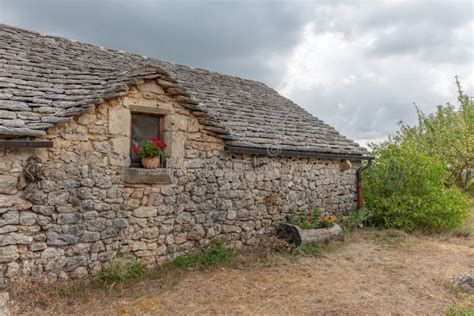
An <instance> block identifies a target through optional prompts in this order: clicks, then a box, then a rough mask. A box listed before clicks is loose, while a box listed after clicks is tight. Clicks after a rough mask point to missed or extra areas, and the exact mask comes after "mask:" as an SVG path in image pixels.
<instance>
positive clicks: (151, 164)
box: [133, 135, 168, 169]
mask: <svg viewBox="0 0 474 316" xmlns="http://www.w3.org/2000/svg"><path fill="white" fill-rule="evenodd" d="M167 146H168V144H167V143H165V142H162V141H161V140H159V139H158V137H156V136H155V135H153V136H152V137H151V138H150V140H148V141H146V142H145V144H143V145H142V146H141V147H140V145H136V146H135V147H133V152H134V153H136V154H137V155H138V156H140V158H142V165H143V167H145V168H146V169H155V168H158V166H159V165H160V158H161V157H165V153H164V152H165V148H166V147H167Z"/></svg>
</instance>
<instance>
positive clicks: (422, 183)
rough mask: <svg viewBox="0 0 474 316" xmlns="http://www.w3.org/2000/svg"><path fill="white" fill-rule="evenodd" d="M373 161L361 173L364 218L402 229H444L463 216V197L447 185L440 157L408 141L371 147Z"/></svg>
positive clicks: (455, 224)
mask: <svg viewBox="0 0 474 316" xmlns="http://www.w3.org/2000/svg"><path fill="white" fill-rule="evenodd" d="M374 154H375V156H376V160H375V161H374V165H373V166H372V167H371V168H369V169H367V171H366V172H365V174H364V197H365V202H366V207H367V208H368V209H370V210H371V216H370V218H369V219H367V220H368V221H370V222H371V223H373V224H375V225H379V226H383V227H387V228H398V229H403V230H406V231H413V230H415V229H421V230H424V231H430V232H433V231H440V230H450V229H453V228H457V227H460V226H461V225H462V223H463V221H464V220H465V219H466V217H467V216H468V208H469V204H470V203H469V200H468V198H467V196H465V195H464V194H463V193H461V192H460V190H459V189H458V188H456V187H453V188H447V187H446V186H445V180H446V179H447V178H448V172H447V171H446V168H445V166H444V164H443V162H442V161H441V160H439V159H437V158H436V157H433V156H429V155H428V154H425V153H423V152H421V151H419V150H417V149H416V148H415V146H412V145H410V143H402V144H393V143H391V144H385V145H382V146H379V147H377V148H375V150H374Z"/></svg>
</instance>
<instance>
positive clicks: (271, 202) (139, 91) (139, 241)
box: [0, 81, 359, 287]
mask: <svg viewBox="0 0 474 316" xmlns="http://www.w3.org/2000/svg"><path fill="white" fill-rule="evenodd" d="M137 105H140V106H141V107H145V108H149V109H150V111H153V109H161V110H163V111H167V112H166V113H168V114H167V115H166V126H165V131H164V134H165V140H166V141H167V142H168V143H169V144H170V146H169V148H168V149H169V152H168V154H169V156H170V158H169V159H168V165H167V168H166V170H159V171H157V172H158V173H163V174H161V176H163V175H166V177H168V178H169V183H161V184H141V183H139V182H140V179H135V180H137V181H135V182H138V183H127V182H134V181H130V180H133V177H134V176H133V175H132V176H130V173H129V171H130V168H128V166H129V164H130V158H129V151H130V140H129V137H130V135H129V133H130V131H129V129H127V128H124V126H128V124H129V121H130V113H131V109H133V108H134V106H135V107H136V106H137ZM142 110H143V109H142ZM145 111H146V109H145ZM41 139H43V140H52V141H53V143H54V146H53V147H52V148H40V149H25V148H21V149H1V151H0V287H5V286H6V285H7V284H8V283H9V282H11V281H15V282H18V281H29V282H53V281H56V280H67V279H70V278H82V277H86V276H90V275H95V274H97V273H99V272H100V271H101V270H102V269H103V268H104V266H106V265H107V264H108V263H109V262H111V261H112V260H114V258H115V257H116V256H118V255H119V254H120V253H132V254H134V255H135V256H137V257H139V258H140V259H141V260H143V261H144V262H145V263H147V264H149V265H156V264H159V263H161V262H164V261H166V260H170V259H172V258H174V257H176V256H178V255H180V254H183V253H186V252H189V251H192V250H194V249H198V248H201V247H204V246H206V245H208V244H209V243H210V242H211V241H212V240H213V239H216V238H220V239H224V240H225V241H226V242H227V243H229V244H230V245H233V246H239V245H242V244H253V243H255V242H256V241H257V240H258V238H260V237H261V236H262V235H264V234H268V233H271V232H273V231H274V229H275V227H276V225H277V224H278V223H280V222H282V221H284V220H285V216H286V215H287V214H289V213H295V212H296V213H303V212H308V211H309V210H310V209H311V208H313V207H319V208H321V209H322V210H324V211H327V212H335V213H338V212H344V211H347V210H348V209H350V208H351V207H353V205H354V198H355V196H354V193H355V171H356V168H357V167H358V165H359V163H358V162H357V161H354V162H353V164H352V166H351V168H350V169H348V170H344V171H341V168H340V161H338V160H321V159H314V158H282V157H279V156H274V157H272V156H269V157H259V156H255V155H250V154H232V153H229V152H226V151H225V150H224V142H223V140H222V139H220V138H218V137H216V136H213V135H212V134H210V133H208V132H207V131H206V130H205V129H204V128H203V126H202V125H201V124H200V123H199V122H198V120H197V119H196V117H195V116H193V115H191V112H190V110H189V109H186V108H185V107H183V106H180V105H179V104H178V103H177V102H176V101H175V100H174V99H172V98H170V97H168V96H166V95H165V94H164V93H163V90H162V89H161V88H160V86H158V85H157V84H156V82H155V81H147V82H143V83H142V84H140V85H138V86H137V87H135V88H132V89H130V91H129V92H128V94H126V95H125V96H123V97H119V98H115V99H112V100H109V101H106V102H104V103H103V104H101V105H100V106H97V107H95V108H93V109H91V110H89V111H88V112H87V113H84V114H82V115H80V116H79V117H77V118H76V119H74V120H73V121H72V122H70V123H67V124H63V125H56V126H55V127H53V128H50V129H49V130H48V133H47V135H46V136H44V137H42V138H41ZM32 156H34V157H37V158H38V160H37V161H41V164H40V167H41V169H42V170H41V175H40V178H41V179H39V180H37V181H35V180H34V177H33V178H30V179H29V178H27V177H25V168H27V166H28V158H30V157H32ZM125 175H127V176H128V177H131V178H132V179H128V181H127V182H125V181H124V178H125V177H126V176H125ZM137 177H140V176H137Z"/></svg>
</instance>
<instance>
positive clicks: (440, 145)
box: [393, 78, 474, 192]
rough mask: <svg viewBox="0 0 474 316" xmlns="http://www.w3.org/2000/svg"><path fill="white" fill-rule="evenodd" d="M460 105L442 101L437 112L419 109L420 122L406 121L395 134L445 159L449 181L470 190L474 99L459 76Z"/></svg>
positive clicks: (397, 138)
mask: <svg viewBox="0 0 474 316" xmlns="http://www.w3.org/2000/svg"><path fill="white" fill-rule="evenodd" d="M456 85H457V87H458V101H459V108H458V109H456V108H455V107H454V106H453V105H451V104H449V103H448V104H447V105H445V106H442V105H439V106H438V107H437V110H436V112H435V113H433V114H428V115H427V114H424V113H423V112H421V111H420V110H419V109H417V112H418V125H417V126H414V127H410V126H407V125H402V126H401V130H400V132H399V133H398V134H397V135H396V136H395V137H394V138H393V141H394V142H396V143H407V142H409V143H411V144H413V145H414V146H415V148H417V150H419V151H421V152H424V153H427V154H428V155H430V156H432V157H436V158H438V159H440V160H442V161H443V162H444V163H445V166H446V168H447V170H448V171H449V175H448V177H447V178H446V182H447V184H448V185H457V186H458V187H459V188H460V189H461V190H463V191H465V192H467V191H469V190H472V189H474V180H473V175H474V174H473V172H474V102H473V101H472V100H471V99H470V98H469V97H468V96H467V95H465V94H464V92H463V91H462V89H461V85H460V83H459V81H458V79H457V78H456Z"/></svg>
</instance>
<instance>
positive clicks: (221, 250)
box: [173, 242, 235, 269]
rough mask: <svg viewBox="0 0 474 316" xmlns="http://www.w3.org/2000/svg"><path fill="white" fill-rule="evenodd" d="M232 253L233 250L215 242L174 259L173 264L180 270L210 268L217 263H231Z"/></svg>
mask: <svg viewBox="0 0 474 316" xmlns="http://www.w3.org/2000/svg"><path fill="white" fill-rule="evenodd" d="M234 253H235V251H234V250H233V249H230V248H226V247H225V246H224V245H223V244H222V242H215V243H213V244H211V246H210V247H208V248H206V249H203V250H202V251H199V252H193V253H190V254H187V255H184V256H180V257H178V258H176V259H175V260H174V261H173V264H174V265H175V266H176V267H178V268H181V269H190V268H196V267H197V268H199V267H210V266H213V265H215V264H218V263H224V262H226V263H229V262H232V260H233V259H234Z"/></svg>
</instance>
